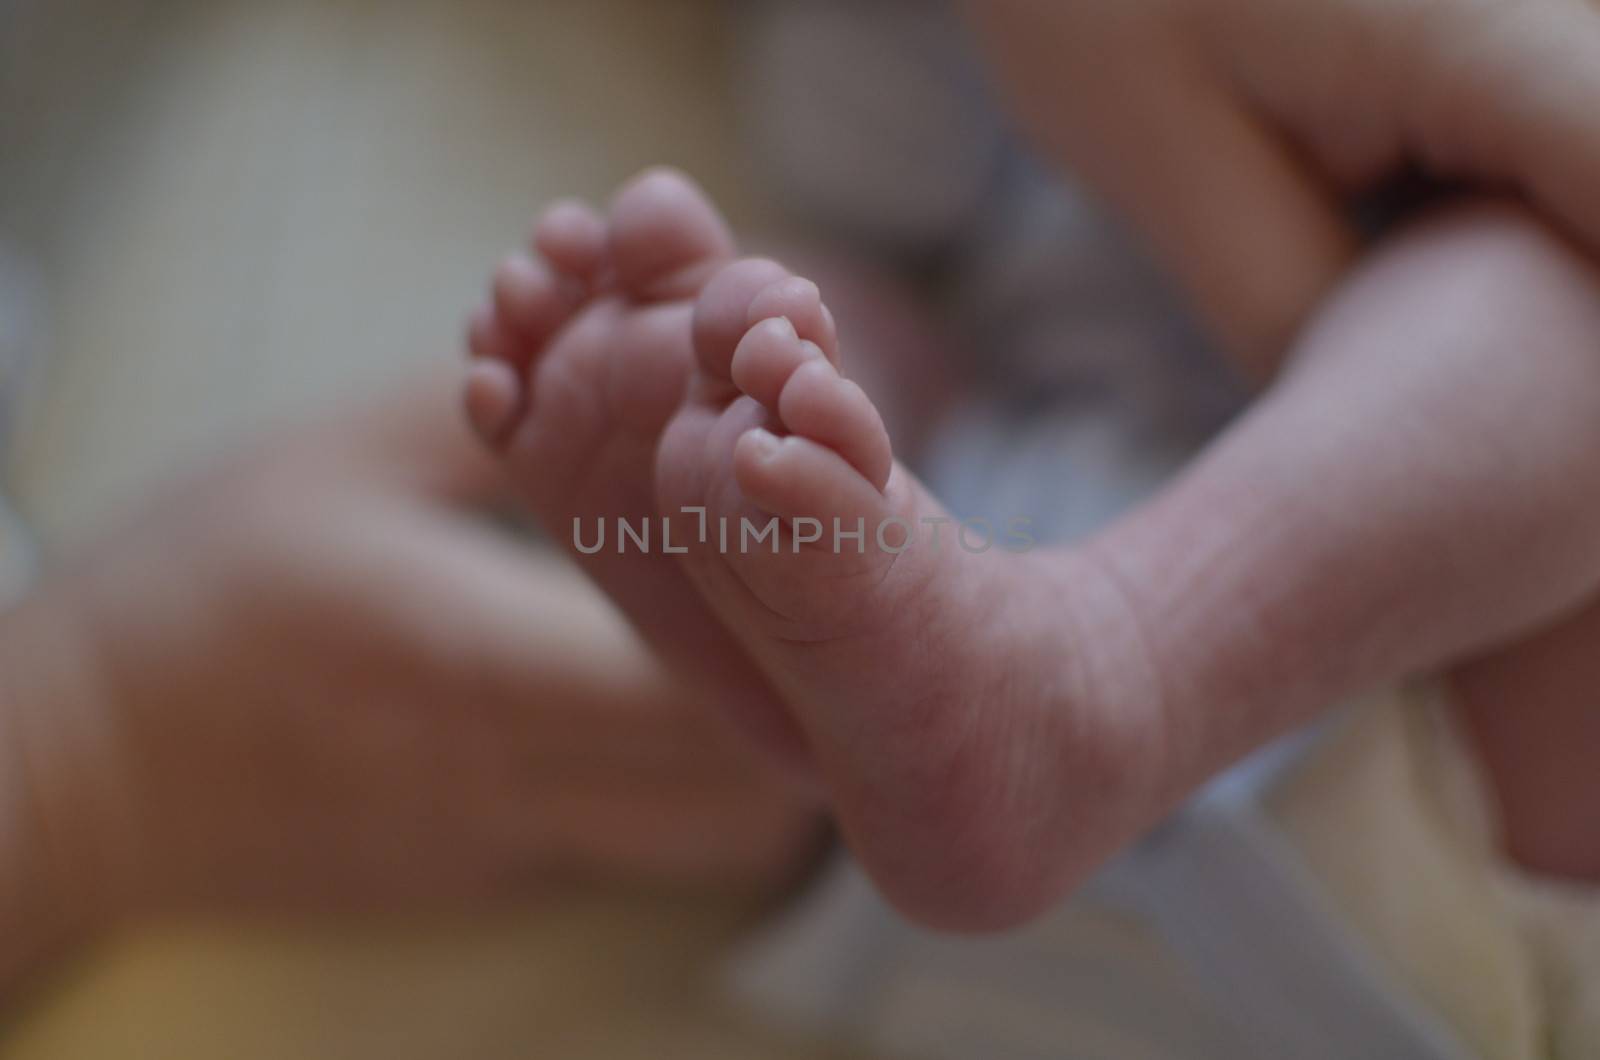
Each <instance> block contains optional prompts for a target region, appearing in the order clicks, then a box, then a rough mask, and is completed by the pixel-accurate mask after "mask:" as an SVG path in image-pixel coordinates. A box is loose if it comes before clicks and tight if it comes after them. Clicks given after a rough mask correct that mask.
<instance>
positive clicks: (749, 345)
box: [733, 317, 825, 412]
mask: <svg viewBox="0 0 1600 1060" xmlns="http://www.w3.org/2000/svg"><path fill="white" fill-rule="evenodd" d="M823 359H825V357H824V354H823V352H822V350H821V348H820V347H818V346H817V344H816V343H814V342H807V341H806V340H804V339H802V338H801V337H800V335H799V333H798V332H797V331H796V330H795V326H794V324H793V323H791V322H790V321H789V319H788V318H787V317H777V318H774V319H771V320H763V321H761V322H760V323H759V324H757V325H755V326H754V327H753V328H751V329H750V330H749V331H748V332H747V333H746V334H745V337H744V338H743V339H742V340H741V341H740V343H739V348H738V349H737V350H735V351H734V354H733V382H734V384H735V385H736V386H737V387H738V388H739V389H740V390H742V391H744V392H745V393H746V394H749V395H750V396H751V397H753V398H755V399H756V400H757V401H759V402H761V404H763V405H765V406H766V407H767V408H768V409H770V410H771V411H773V412H777V411H778V398H779V396H780V395H781V394H782V393H783V387H784V384H786V383H788V382H789V377H790V376H792V375H794V373H795V370H796V369H798V368H799V367H800V366H801V365H803V364H805V363H806V362H807V361H811V360H823Z"/></svg>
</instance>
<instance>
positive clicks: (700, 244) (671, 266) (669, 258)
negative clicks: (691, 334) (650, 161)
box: [610, 169, 734, 300]
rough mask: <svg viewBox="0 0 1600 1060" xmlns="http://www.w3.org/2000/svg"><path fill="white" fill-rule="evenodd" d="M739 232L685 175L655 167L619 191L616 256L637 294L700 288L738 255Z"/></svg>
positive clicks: (648, 296)
mask: <svg viewBox="0 0 1600 1060" xmlns="http://www.w3.org/2000/svg"><path fill="white" fill-rule="evenodd" d="M733 247H734V243H733V235H732V233H731V232H730V231H729V230H728V226H727V223H726V222H724V221H723V219H722V216H721V215H720V214H719V213H718V212H717V210H716V208H715V207H714V206H712V205H711V202H710V200H709V199H707V198H706V196H705V194H704V193H703V192H702V191H701V190H700V189H699V188H698V187H697V186H696V185H695V184H694V183H693V182H692V181H690V180H689V179H688V178H687V177H685V176H684V175H683V174H681V173H679V172H677V171H676V170H671V169H653V170H650V171H648V172H646V173H645V174H644V175H642V176H640V177H638V178H636V179H635V180H634V181H633V182H632V183H631V184H629V185H628V186H627V187H625V188H623V189H622V191H621V192H620V193H619V194H618V195H617V199H616V202H615V204H614V205H613V206H612V208H611V235H610V260H611V264H612V266H613V267H614V268H615V269H616V275H617V281H618V282H619V283H620V284H621V286H622V289H623V290H624V291H625V292H627V293H628V294H629V295H631V296H632V297H635V298H638V299H642V300H667V299H672V298H683V297H690V296H692V295H694V294H695V293H696V292H697V291H699V289H700V287H701V285H702V284H704V282H705V280H706V277H707V275H708V274H709V273H710V271H711V270H712V269H713V268H715V267H717V266H718V265H720V264H721V263H722V262H724V261H726V260H727V259H728V258H730V257H732V256H733Z"/></svg>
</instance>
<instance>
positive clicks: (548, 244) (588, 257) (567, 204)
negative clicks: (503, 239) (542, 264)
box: [533, 199, 608, 283]
mask: <svg viewBox="0 0 1600 1060" xmlns="http://www.w3.org/2000/svg"><path fill="white" fill-rule="evenodd" d="M607 238H608V237H607V234H606V222H605V218H604V217H602V216H600V214H599V212H598V211H596V210H594V209H593V208H591V207H590V206H589V205H588V204H586V203H582V202H579V201H577V200H576V199H564V200H562V201H561V202H558V203H556V204H555V205H553V206H551V207H550V208H549V209H548V210H546V211H545V212H544V216H543V217H541V218H539V223H538V224H537V225H536V226H535V227H534V230H533V246H534V249H535V250H536V251H538V252H539V254H540V255H541V256H543V258H544V259H545V261H547V262H549V263H550V267H551V268H553V269H555V270H557V271H560V272H564V273H566V274H567V275H569V276H573V277H577V278H579V279H582V280H585V281H588V282H591V283H592V282H593V281H594V280H596V279H597V278H598V276H599V274H600V272H601V269H602V268H603V267H604V264H605V256H606V241H607Z"/></svg>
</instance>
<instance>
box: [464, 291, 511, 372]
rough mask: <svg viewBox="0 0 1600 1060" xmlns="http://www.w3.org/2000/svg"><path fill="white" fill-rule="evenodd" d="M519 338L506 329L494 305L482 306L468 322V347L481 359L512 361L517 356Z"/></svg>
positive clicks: (473, 354)
mask: <svg viewBox="0 0 1600 1060" xmlns="http://www.w3.org/2000/svg"><path fill="white" fill-rule="evenodd" d="M516 347H517V340H516V338H515V336H513V335H512V334H511V332H510V331H509V330H507V329H506V327H505V325H504V323H503V322H502V321H501V319H500V314H499V313H497V312H496V311H495V309H494V307H493V306H489V305H485V306H480V307H478V308H477V309H476V310H474V311H473V313H472V319H471V320H470V321H469V322H468V323H467V349H468V351H469V352H471V354H472V356H473V357H474V358H476V359H479V360H497V361H507V362H510V361H511V360H512V359H513V358H514V357H515V356H516V352H517V350H516Z"/></svg>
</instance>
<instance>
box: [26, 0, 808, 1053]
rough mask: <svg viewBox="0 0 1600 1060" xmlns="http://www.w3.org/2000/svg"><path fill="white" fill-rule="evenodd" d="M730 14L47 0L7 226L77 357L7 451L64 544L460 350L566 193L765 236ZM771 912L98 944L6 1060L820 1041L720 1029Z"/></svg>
mask: <svg viewBox="0 0 1600 1060" xmlns="http://www.w3.org/2000/svg"><path fill="white" fill-rule="evenodd" d="M720 6H721V5H719V4H717V3H712V2H699V0H638V2H628V0H548V2H544V3H536V2H524V0H433V2H425V0H274V2H271V3H259V2H253V0H208V2H199V0H189V2H186V0H140V2H127V3H113V2H110V0H105V2H100V3H91V2H87V0H57V2H55V3H52V4H41V5H34V7H35V8H36V10H35V12H34V13H33V14H32V15H31V16H30V18H31V19H33V23H34V24H32V25H30V26H29V28H28V31H27V37H26V40H27V42H28V43H27V47H26V48H25V49H18V50H17V51H18V54H14V55H11V56H10V59H11V60H12V61H11V62H9V63H7V64H0V66H5V67H6V69H5V71H4V73H3V75H0V76H3V77H4V79H5V87H6V89H7V91H6V92H5V95H4V98H5V100H6V102H5V103H4V104H0V109H5V110H9V111H11V113H7V114H5V115H4V118H5V123H4V125H3V128H4V130H5V135H6V138H7V139H6V142H5V143H4V145H3V148H4V151H5V153H6V155H7V157H6V166H5V167H4V171H5V172H4V181H5V184H4V187H3V189H0V190H3V194H0V220H3V221H4V222H5V229H6V230H7V231H9V232H11V233H12V234H13V235H15V236H17V237H19V238H20V239H21V241H22V242H23V244H24V247H25V249H27V250H28V251H30V252H32V253H33V254H34V256H36V257H37V258H38V259H39V263H40V265H41V268H42V271H43V273H44V279H45V280H46V282H47V286H48V289H49V292H50V297H51V306H50V312H49V323H50V330H51V332H52V338H53V341H52V342H51V344H50V349H51V351H52V360H51V363H50V364H49V371H48V374H47V376H46V378H45V379H44V380H43V387H42V391H41V393H40V398H39V401H38V402H37V403H36V405H35V411H34V415H33V416H32V418H31V421H30V423H29V427H28V430H27V432H26V436H25V437H24V438H23V439H22V440H21V447H20V452H19V453H18V454H16V455H15V458H14V462H13V474H14V481H15V482H16V484H17V488H18V492H19V493H20V495H21V497H20V499H21V502H22V506H23V508H24V510H25V511H26V512H27V513H28V514H29V516H30V517H31V518H32V519H33V520H34V522H35V524H36V525H37V526H38V527H39V528H40V529H41V530H42V531H43V533H44V535H45V538H46V540H47V542H49V543H51V544H59V543H60V542H62V541H64V540H67V539H70V538H74V537H77V536H80V535H82V534H85V533H88V532H90V531H92V530H93V529H95V528H96V526H97V525H99V524H100V523H101V522H102V521H103V518H104V516H105V515H106V514H107V512H108V511H110V510H111V509H112V508H114V507H115V506H116V505H117V504H118V503H119V502H120V501H121V500H123V499H125V498H127V497H129V496H132V495H134V494H137V493H138V492H140V491H142V490H143V489H145V488H146V487H148V486H149V485H150V484H151V482H152V481H154V480H155V479H157V478H158V477H159V476H161V475H162V474H165V473H167V472H169V471H171V470H172V469H173V467H174V466H175V465H179V464H181V463H183V462H186V461H189V460H193V459H198V458H203V457H204V456H205V455H206V454H207V453H209V452H211V451H213V450H214V449H215V448H216V447H217V446H218V445H219V444H222V443H224V442H225V441H227V440H229V439H231V438H233V437H235V436H237V435H238V434H240V433H241V432H246V431H250V430H254V429H259V428H261V427H264V426H266V425H269V424H271V423H272V422H274V421H276V420H279V419H281V418H283V417H285V416H290V415H295V414H298V413H301V412H303V411H305V410H307V409H311V408H316V407H321V406H326V405H328V404H331V403H332V402H334V401H336V400H338V399H340V398H343V397H348V396H350V395H352V394H355V393H359V392H361V391H363V390H366V389H370V388H371V387H373V386H374V385H375V384H377V383H379V382H381V381H383V380H385V379H388V378H390V377H393V376H396V375H398V374H402V373H405V372H408V371H412V370H415V369H416V368H417V367H418V366H419V365H420V364H423V363H429V362H444V361H448V360H449V359H450V358H452V357H454V356H456V355H457V354H456V350H457V347H458V338H457V335H458V331H459V328H460V325H461V321H462V319H463V317H464V315H465V313H466V312H467V310H468V308H469V306H470V305H471V304H472V302H473V300H474V299H475V298H476V297H477V295H478V292H479V291H480V289H481V286H482V283H483V281H484V279H485V277H486V275H487V272H488V270H489V268H490V267H491V265H492V263H493V261H494V260H495V258H496V256H497V255H499V254H500V253H502V252H503V251H504V250H506V249H508V248H510V247H511V246H513V245H515V244H516V243H518V242H519V241H520V240H521V239H522V237H523V235H524V232H525V230H526V227H527V223H528V221H529V219H530V217H531V214H532V211H533V210H534V209H535V208H536V207H537V205H538V204H539V203H540V202H542V201H544V200H546V199H548V198H550V197H552V196H555V195H560V194H572V193H578V194H585V195H590V196H602V195H605V194H607V193H609V191H610V189H611V188H613V187H614V186H615V185H616V184H617V183H618V182H619V181H621V180H622V179H624V178H626V177H627V176H628V175H630V174H631V173H632V172H633V171H634V170H636V169H638V168H640V167H642V166H643V165H645V164H648V163H653V162H670V163H675V164H679V165H682V166H685V167H686V168H689V169H691V170H693V171H694V172H695V173H696V174H697V175H698V176H700V177H701V178H702V179H703V180H704V181H705V182H706V183H707V184H708V185H709V186H710V188H711V189H712V190H713V192H714V193H715V194H717V195H718V196H719V198H721V200H722V201H723V202H724V203H725V204H727V205H728V207H729V208H730V210H731V212H732V214H733V215H734V217H735V219H736V220H739V221H749V220H751V216H750V210H751V206H750V197H748V196H746V195H743V194H742V193H741V188H742V187H743V186H744V181H742V180H741V179H740V173H739V170H738V163H737V152H736V150H735V148H734V142H733V141H734V136H733V129H732V126H733V121H732V116H731V115H730V113H729V108H728V105H727V99H728V93H727V92H726V90H725V88H724V83H723V81H724V74H723V70H724V58H725V55H724V53H725V49H726V46H727V42H726V38H725V33H726V31H725V28H724V26H723V15H722V12H721V11H720ZM748 917H749V911H748V910H746V909H740V908H729V907H727V906H726V905H725V904H722V903H716V902H711V901H707V902H701V903H684V902H670V901H661V900H656V901H651V900H645V899H629V898H624V897H615V896H613V897H599V896H590V897H583V898H572V899H567V900H561V901H556V902H554V903H553V904H552V903H549V902H547V903H541V905H540V907H539V908H535V909H531V910H529V911H527V912H525V913H523V914H520V915H511V916H505V917H499V918H490V919H487V920H482V921H473V922H453V923H433V924H395V925H389V926H384V925H363V926H353V925H347V924H346V925H337V926H323V927H317V926H313V925H295V926H291V925H284V924H279V925H257V926H255V927H243V926H237V925H234V926H227V927H220V926H214V927H210V928H206V927H199V926H192V925H191V926H186V927H182V928H173V929H171V930H165V931H149V932H146V933H143V934H142V935H141V936H140V937H138V938H136V939H131V940H127V941H125V942H122V943H118V944H115V945H112V946H108V947H107V950H106V952H104V953H103V954H99V955H95V956H92V957H89V958H87V959H86V960H85V961H84V962H83V963H82V964H81V965H80V966H79V967H77V968H75V969H71V970H69V972H68V973H67V974H66V975H65V976H64V977H63V978H62V980H61V981H60V982H59V983H58V984H57V985H56V986H55V987H53V988H51V989H48V990H46V991H45V993H44V996H43V997H42V998H41V999H40V1000H39V1001H38V1003H37V1005H36V1008H35V1009H34V1011H32V1012H30V1013H24V1014H23V1015H22V1016H21V1017H20V1019H18V1020H17V1021H16V1022H15V1024H14V1025H13V1026H11V1027H10V1028H9V1031H8V1033H7V1034H6V1035H5V1037H4V1039H3V1043H0V1055H3V1056H4V1057H6V1058H8V1060H42V1058H64V1057H73V1058H83V1057H96V1056H116V1057H162V1058H187V1057H207V1058H211V1057H219V1056H226V1057H230V1058H253V1057H261V1058H268V1057H272V1058H277V1057H284V1058H287V1057H295V1058H301V1057H307V1056H340V1057H355V1058H365V1057H373V1058H377V1057H382V1058H384V1060H401V1058H406V1057H418V1058H421V1057H441V1056H449V1057H461V1056H471V1057H500V1056H505V1057H511V1056H517V1057H524V1056H549V1057H607V1058H610V1057H617V1058H627V1057H662V1056H674V1055H683V1056H693V1057H717V1056H728V1057H741V1058H744V1057H751V1056H778V1057H782V1056H798V1055H807V1054H806V1053H805V1052H804V1051H803V1050H798V1049H796V1048H795V1047H793V1046H785V1045H782V1044H780V1042H779V1041H778V1040H777V1039H775V1038H774V1037H772V1036H771V1035H769V1034H766V1033H764V1032H762V1031H760V1030H759V1029H758V1028H756V1027H755V1026H753V1025H752V1024H750V1023H748V1022H746V1021H743V1020H741V1019H740V1018H738V1017H736V1016H734V1015H733V1014H731V1013H729V1012H727V1011H725V1010H724V1009H722V1008H720V1007H719V1006H718V1005H717V1003H716V1002H715V1000H714V999H713V997H712V991H711V990H710V988H709V985H708V983H709V979H710V977H711V974H712V972H713V971H714V966H715V963H716V957H717V955H718V954H719V953H720V952H721V950H722V948H723V947H724V946H725V944H726V943H727V942H728V941H729V940H730V938H731V936H732V934H733V933H734V932H735V931H736V929H738V928H739V927H740V926H742V925H743V924H745V923H746V922H747V920H748Z"/></svg>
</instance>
